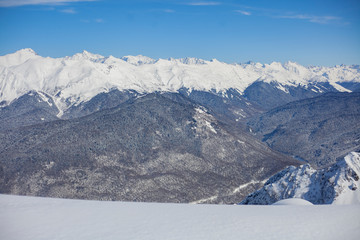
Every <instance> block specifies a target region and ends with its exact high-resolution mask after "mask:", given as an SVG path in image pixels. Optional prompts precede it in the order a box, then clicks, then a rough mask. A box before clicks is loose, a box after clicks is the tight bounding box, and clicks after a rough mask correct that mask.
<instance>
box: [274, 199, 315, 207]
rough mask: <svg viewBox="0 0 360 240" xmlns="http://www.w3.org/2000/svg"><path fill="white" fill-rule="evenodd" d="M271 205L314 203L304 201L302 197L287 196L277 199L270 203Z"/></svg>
mask: <svg viewBox="0 0 360 240" xmlns="http://www.w3.org/2000/svg"><path fill="white" fill-rule="evenodd" d="M272 205H302V206H308V205H314V204H312V203H311V202H309V201H306V200H304V199H301V198H288V199H283V200H280V201H277V202H276V203H274V204H272Z"/></svg>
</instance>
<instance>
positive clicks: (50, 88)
mask: <svg viewBox="0 0 360 240" xmlns="http://www.w3.org/2000/svg"><path fill="white" fill-rule="evenodd" d="M256 81H263V82H267V83H272V82H276V83H277V84H279V85H281V86H280V88H279V89H284V91H287V90H286V89H285V87H284V86H295V87H297V86H299V85H301V86H305V87H306V86H307V85H309V84H313V83H316V82H328V83H329V84H330V85H332V86H333V87H335V88H336V89H338V90H339V91H350V90H348V89H346V88H344V87H342V86H340V85H339V82H360V69H359V68H358V67H356V66H354V67H353V66H337V67H333V68H329V67H304V66H301V65H300V64H297V63H293V62H288V63H285V64H282V63H276V62H274V63H272V64H260V63H249V64H227V63H224V62H220V61H218V60H215V59H213V60H210V61H206V60H202V59H197V58H182V59H158V60H155V59H152V58H149V57H146V56H142V55H138V56H125V57H122V58H116V57H113V56H109V57H104V56H101V55H98V54H93V53H89V52H87V51H83V52H82V53H78V54H75V55H73V56H70V57H64V58H50V57H46V58H44V57H41V56H39V55H36V53H35V52H34V51H33V50H31V49H23V50H20V51H17V52H15V53H13V54H8V55H5V56H0V89H1V92H0V102H2V101H5V102H7V103H10V102H11V101H13V100H14V99H16V98H18V97H20V96H22V95H24V94H26V93H27V92H29V91H40V92H43V93H46V94H48V95H49V96H51V97H52V98H53V99H54V101H55V103H56V105H57V106H58V107H59V109H60V110H65V109H67V108H68V107H69V106H71V105H74V104H75V105H76V104H79V103H81V102H84V101H88V100H90V99H91V98H92V97H94V96H95V95H97V94H99V93H102V92H107V91H109V90H110V89H119V90H135V91H138V92H142V93H144V92H154V91H172V92H173V91H178V90H179V89H181V88H187V89H190V90H200V91H214V90H215V91H216V92H219V93H221V92H225V91H226V90H228V89H236V90H237V91H238V92H239V93H243V92H244V91H245V89H246V88H247V87H249V86H250V85H251V84H252V83H254V82H256Z"/></svg>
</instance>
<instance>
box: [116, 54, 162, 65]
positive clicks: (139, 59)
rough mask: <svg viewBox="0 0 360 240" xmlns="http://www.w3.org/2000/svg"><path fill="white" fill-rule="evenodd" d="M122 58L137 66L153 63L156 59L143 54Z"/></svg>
mask: <svg viewBox="0 0 360 240" xmlns="http://www.w3.org/2000/svg"><path fill="white" fill-rule="evenodd" d="M121 59H122V60H124V61H125V62H128V63H131V64H133V65H135V66H139V65H142V64H152V63H155V62H156V60H155V59H152V58H149V57H146V56H143V55H137V56H124V57H122V58H121Z"/></svg>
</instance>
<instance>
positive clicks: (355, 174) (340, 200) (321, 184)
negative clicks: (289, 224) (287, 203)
mask: <svg viewBox="0 0 360 240" xmlns="http://www.w3.org/2000/svg"><path fill="white" fill-rule="evenodd" d="M359 176H360V154H359V153H356V152H351V153H349V154H348V155H346V156H345V158H344V159H343V160H342V161H339V162H337V163H336V164H334V165H332V166H331V167H328V168H323V169H320V170H315V169H313V168H312V167H311V166H309V165H308V164H306V165H302V166H300V167H294V166H291V167H288V168H286V169H284V170H283V171H281V172H279V173H277V174H275V175H274V176H272V177H271V178H269V180H268V181H267V182H266V183H265V185H264V186H263V187H262V188H261V189H259V190H257V191H255V192H254V193H252V194H250V195H249V196H247V197H246V198H245V199H244V200H243V201H242V202H241V204H261V205H267V204H273V203H275V202H277V201H279V200H282V199H288V198H301V199H305V200H307V201H309V202H311V203H313V204H360V190H359V184H360V181H359Z"/></svg>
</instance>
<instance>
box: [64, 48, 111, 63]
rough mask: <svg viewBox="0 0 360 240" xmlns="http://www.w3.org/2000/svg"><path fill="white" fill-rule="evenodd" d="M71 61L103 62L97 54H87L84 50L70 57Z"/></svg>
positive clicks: (102, 57)
mask: <svg viewBox="0 0 360 240" xmlns="http://www.w3.org/2000/svg"><path fill="white" fill-rule="evenodd" d="M71 59H72V60H90V61H93V62H96V61H99V60H103V59H104V56H101V55H99V54H94V53H91V52H88V51H86V50H83V52H82V53H76V54H74V55H73V56H72V57H71Z"/></svg>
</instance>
